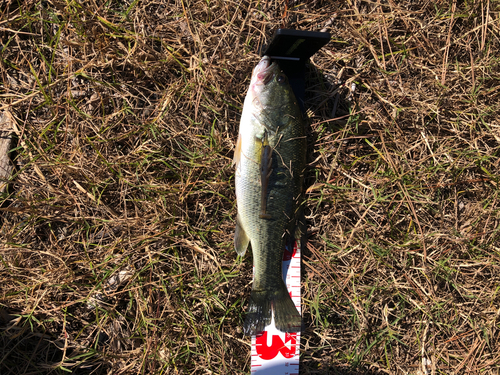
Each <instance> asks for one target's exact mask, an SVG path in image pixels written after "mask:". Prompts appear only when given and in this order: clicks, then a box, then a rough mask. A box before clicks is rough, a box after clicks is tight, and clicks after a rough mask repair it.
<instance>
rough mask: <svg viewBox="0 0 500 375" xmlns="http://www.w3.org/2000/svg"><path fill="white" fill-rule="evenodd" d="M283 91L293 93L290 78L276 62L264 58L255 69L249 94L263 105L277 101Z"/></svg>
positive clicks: (266, 57)
mask: <svg viewBox="0 0 500 375" xmlns="http://www.w3.org/2000/svg"><path fill="white" fill-rule="evenodd" d="M283 91H291V89H290V85H289V83H288V78H287V77H286V75H285V74H284V73H283V72H282V71H281V69H280V67H279V65H278V64H277V63H276V62H275V61H272V60H271V58H270V57H269V56H264V57H263V58H262V59H261V60H260V62H259V63H258V64H257V66H256V67H255V68H254V69H253V73H252V80H251V82H250V89H249V93H250V94H251V95H252V96H253V97H254V98H257V99H258V100H259V101H260V102H261V103H263V102H266V101H271V100H275V99H276V98H274V96H277V95H280V94H279V93H282V92H283Z"/></svg>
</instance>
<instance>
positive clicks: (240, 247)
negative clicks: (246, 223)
mask: <svg viewBox="0 0 500 375" xmlns="http://www.w3.org/2000/svg"><path fill="white" fill-rule="evenodd" d="M249 242H250V239H249V238H248V236H247V234H246V233H245V230H244V229H243V228H242V227H241V224H240V221H239V219H238V218H237V219H236V229H235V230H234V248H235V249H236V253H237V254H238V255H240V256H243V255H245V252H246V251H247V247H248V243H249Z"/></svg>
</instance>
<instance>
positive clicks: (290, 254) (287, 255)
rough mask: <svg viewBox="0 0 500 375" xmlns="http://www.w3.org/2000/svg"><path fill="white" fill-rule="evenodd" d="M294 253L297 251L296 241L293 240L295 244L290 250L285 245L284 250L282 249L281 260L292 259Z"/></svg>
mask: <svg viewBox="0 0 500 375" xmlns="http://www.w3.org/2000/svg"><path fill="white" fill-rule="evenodd" d="M296 253H297V242H295V245H293V249H292V251H291V252H290V250H288V249H287V248H286V246H285V251H283V260H284V261H287V260H290V259H292V258H293V257H294V256H295V254H296Z"/></svg>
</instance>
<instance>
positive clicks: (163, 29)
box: [0, 0, 500, 375]
mask: <svg viewBox="0 0 500 375" xmlns="http://www.w3.org/2000/svg"><path fill="white" fill-rule="evenodd" d="M499 11H500V7H499V4H498V3H497V2H493V1H489V0H483V1H457V0H453V1H439V0H438V1H414V0H401V1H394V0H389V1H387V2H385V1H384V2H382V1H365V0H346V1H335V0H332V1H322V0H316V1H313V0H311V1H300V0H297V1H293V0H289V1H285V0H269V1H265V0H262V1H255V0H242V1H222V0H221V1H219V0H215V1H211V0H203V1H202V0H157V1H137V0H136V1H123V2H119V1H106V2H103V1H88V2H78V1H72V0H71V1H70V0H68V1H62V0H52V1H41V2H37V1H30V0H29V1H24V2H16V1H5V2H3V3H2V6H1V7H0V12H1V15H2V17H1V21H0V38H1V39H0V40H1V42H2V45H1V53H0V57H1V61H0V73H1V77H2V86H1V88H0V107H1V108H0V110H1V111H2V119H3V120H2V122H1V124H2V126H3V129H2V130H3V132H2V136H3V137H4V138H5V139H7V138H8V139H10V144H11V147H10V148H11V151H10V152H9V154H8V157H9V159H10V161H9V163H10V167H12V168H13V169H12V172H11V173H10V175H9V174H7V177H3V180H4V181H5V179H6V178H7V179H8V182H9V184H8V186H7V187H6V188H5V189H3V192H2V193H1V196H0V204H1V206H0V226H1V230H0V238H1V241H0V243H1V244H0V280H1V283H0V340H1V344H0V372H1V373H2V374H14V375H21V374H45V373H47V374H48V373H52V374H63V373H67V372H69V371H70V372H73V373H75V374H138V373H139V374H244V373H248V372H249V369H250V366H249V365H250V345H249V343H250V340H249V338H247V337H245V336H243V334H242V329H241V326H242V322H243V319H244V311H245V308H246V305H247V298H248V296H249V291H250V288H251V272H252V271H251V269H252V259H251V254H247V255H246V256H245V257H244V258H243V259H241V258H237V257H236V253H235V251H234V249H233V243H232V240H233V232H234V227H235V212H236V206H235V194H234V168H233V167H232V166H231V160H232V156H233V151H234V147H235V141H236V137H237V133H238V124H239V118H240V115H241V110H242V105H243V99H244V96H245V92H246V89H247V87H248V83H249V80H250V74H251V70H252V68H253V66H255V64H256V63H257V62H258V60H259V51H260V50H261V48H262V47H263V46H265V45H266V43H268V42H269V41H270V38H271V37H272V34H273V32H274V31H275V30H276V29H278V28H280V27H287V28H295V29H300V30H310V31H321V30H322V31H327V32H329V33H331V36H332V39H331V41H330V42H329V43H328V44H327V45H326V46H325V47H324V48H323V49H322V50H321V51H319V52H318V53H317V54H316V55H315V56H314V57H313V58H312V59H311V61H310V64H309V66H308V68H307V84H308V87H307V92H306V99H307V100H306V109H307V124H308V126H307V129H308V130H307V133H308V167H307V170H306V172H305V173H306V181H305V189H306V193H305V198H306V200H305V207H306V218H307V224H308V233H307V234H308V244H307V247H306V248H305V249H303V263H302V266H303V267H302V297H303V320H304V327H305V328H304V332H303V336H302V348H301V373H302V374H363V373H364V374H471V373H484V374H497V373H498V372H499V371H500V354H499V353H500V333H499V330H500V289H499V285H500V226H499V223H500V196H499V184H500V174H499V170H500V159H499V153H500V120H499V101H500V100H499V99H500V80H499V79H500V60H499V58H498V51H499V49H500V39H499V38H500V20H499Z"/></svg>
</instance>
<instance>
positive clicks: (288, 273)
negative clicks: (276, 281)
mask: <svg viewBox="0 0 500 375" xmlns="http://www.w3.org/2000/svg"><path fill="white" fill-rule="evenodd" d="M283 280H285V283H286V287H287V288H288V292H289V293H290V296H291V297H292V301H293V302H294V303H295V307H297V310H298V311H299V314H302V312H301V308H300V243H298V242H297V241H296V242H295V246H294V247H293V251H289V250H288V249H286V250H285V251H284V255H283ZM299 355H300V332H292V333H284V332H281V331H278V330H277V329H276V327H275V325H274V319H273V321H272V323H271V325H269V326H267V327H266V328H265V330H264V332H262V333H260V334H258V335H254V336H252V374H258V375H299Z"/></svg>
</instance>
